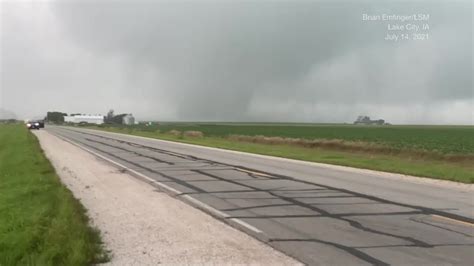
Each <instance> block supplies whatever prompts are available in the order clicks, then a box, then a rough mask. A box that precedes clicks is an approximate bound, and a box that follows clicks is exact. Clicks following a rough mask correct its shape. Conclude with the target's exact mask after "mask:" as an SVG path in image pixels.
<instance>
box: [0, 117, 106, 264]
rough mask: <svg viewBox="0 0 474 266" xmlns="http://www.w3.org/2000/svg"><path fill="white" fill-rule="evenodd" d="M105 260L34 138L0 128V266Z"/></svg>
mask: <svg viewBox="0 0 474 266" xmlns="http://www.w3.org/2000/svg"><path fill="white" fill-rule="evenodd" d="M107 260H108V255H107V252H106V251H104V249H103V247H102V242H101V239H100V235H99V232H98V231H97V230H95V229H94V228H92V227H90V226H89V223H88V218H87V216H86V211H85V209H84V207H83V206H82V205H81V204H80V203H79V201H78V200H76V199H75V198H74V197H73V195H72V194H71V192H70V191H69V190H68V189H66V188H65V187H64V186H63V185H62V183H61V182H60V180H59V178H58V176H57V175H56V173H55V170H54V168H53V167H52V165H51V164H50V162H49V161H48V160H47V158H46V157H45V156H44V154H43V152H42V150H41V148H40V146H39V143H38V141H37V139H36V137H35V136H34V135H33V134H31V133H30V132H28V130H27V129H25V127H24V126H23V125H21V124H13V125H0V265H90V264H94V263H99V262H105V261H107Z"/></svg>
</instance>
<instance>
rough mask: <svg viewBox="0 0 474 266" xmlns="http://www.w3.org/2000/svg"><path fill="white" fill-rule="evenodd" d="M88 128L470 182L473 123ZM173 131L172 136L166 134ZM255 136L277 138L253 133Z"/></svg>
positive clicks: (473, 156)
mask: <svg viewBox="0 0 474 266" xmlns="http://www.w3.org/2000/svg"><path fill="white" fill-rule="evenodd" d="M92 128H96V129H101V130H106V131H112V132H120V133H127V134H133V135H139V136H145V137H152V138H160V139H165V140H172V141H179V142H186V143H192V144H198V145H204V146H211V147H219V148H225V149H231V150H238V151H245V152H251V153H258V154H265V155H272V156H278V157H285V158H292V159H298V160H305V161H313V162H322V163H329V164H337V165H345V166H352V167H358V168H366V169H373V170H380V171H388V172H395V173H402V174H409V175H416V176H424V177H432V178H438V179H446V180H453V181H459V182H465V183H473V182H474V127H471V126H354V125H331V124H326V125H319V124H255V123H246V124H237V123H218V124H208V123H161V124H160V125H155V126H144V125H136V126H132V127H117V126H114V127H111V126H107V125H103V126H100V127H97V126H96V127H92ZM173 130H174V131H176V132H175V135H173V134H169V132H170V131H173ZM178 131H179V132H178ZM186 131H199V132H202V133H203V136H204V137H192V136H186V134H182V133H183V132H186ZM180 132H181V134H179V133H180ZM236 135H237V137H236ZM259 135H261V136H267V137H276V138H265V137H255V136H259ZM249 136H253V137H249ZM334 140H338V141H336V142H335V141H334Z"/></svg>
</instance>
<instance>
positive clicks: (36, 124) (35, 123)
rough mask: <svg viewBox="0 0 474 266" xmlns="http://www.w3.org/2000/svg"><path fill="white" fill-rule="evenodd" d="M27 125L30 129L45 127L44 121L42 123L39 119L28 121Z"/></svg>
mask: <svg viewBox="0 0 474 266" xmlns="http://www.w3.org/2000/svg"><path fill="white" fill-rule="evenodd" d="M26 127H27V128H28V129H40V128H42V127H44V123H41V122H39V121H28V122H27V123H26Z"/></svg>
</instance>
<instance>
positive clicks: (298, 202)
mask: <svg viewBox="0 0 474 266" xmlns="http://www.w3.org/2000/svg"><path fill="white" fill-rule="evenodd" d="M46 130H47V131H49V132H50V133H52V134H54V135H56V136H58V137H61V138H63V139H65V140H67V141H70V142H72V143H73V144H76V145H78V146H80V147H82V148H84V149H86V150H88V151H90V152H92V153H94V154H95V155H96V156H99V157H101V158H102V159H104V160H107V161H109V162H110V163H113V164H115V165H116V166H117V167H118V168H121V169H122V170H124V171H129V172H131V173H132V174H134V175H135V176H137V177H139V178H142V179H143V180H145V181H149V182H150V183H151V184H153V185H155V186H156V187H157V188H158V190H161V191H165V192H167V193H168V194H170V195H173V196H174V197H176V198H178V199H181V200H183V201H186V202H188V203H189V204H191V205H193V206H194V207H197V208H199V209H202V210H203V211H206V212H207V213H209V214H211V215H213V216H215V217H217V218H219V219H221V220H222V221H224V222H226V223H228V224H230V225H232V226H234V227H236V228H238V229H240V230H242V231H245V232H246V233H248V234H250V235H252V236H254V237H256V238H258V239H259V240H261V241H264V242H266V243H268V244H269V245H271V246H272V247H274V248H276V249H278V250H280V251H282V252H284V253H285V254H288V255H289V256H292V257H294V258H296V259H297V260H299V261H301V262H303V263H305V264H308V265H328V264H330V265H359V264H360V265H368V264H372V265H391V264H393V265H421V264H423V265H471V264H472V262H473V261H474V223H473V222H474V202H473V201H474V198H473V190H472V189H471V188H466V186H459V187H457V186H443V185H442V184H441V185H440V184H436V182H434V183H431V182H415V181H411V180H410V179H409V178H406V179H404V178H397V177H393V176H390V175H387V174H385V173H376V172H373V171H361V170H355V169H350V168H342V167H330V166H325V165H320V164H313V163H305V162H298V161H293V160H286V159H280V158H273V157H267V156H258V155H251V154H245V153H239V152H231V151H224V150H219V149H213V148H205V147H199V146H194V145H186V144H179V143H173V142H168V141H161V140H155V139H147V138H141V137H134V136H129V135H123V134H116V133H108V132H102V131H96V130H88V129H78V128H69V127H51V126H50V127H47V128H46Z"/></svg>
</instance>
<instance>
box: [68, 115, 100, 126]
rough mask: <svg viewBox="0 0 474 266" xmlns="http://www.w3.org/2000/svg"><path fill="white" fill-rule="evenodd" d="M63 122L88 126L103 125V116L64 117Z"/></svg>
mask: <svg viewBox="0 0 474 266" xmlns="http://www.w3.org/2000/svg"><path fill="white" fill-rule="evenodd" d="M64 122H66V123H74V124H79V123H89V124H97V125H100V124H103V123H104V116H102V115H73V116H65V117H64Z"/></svg>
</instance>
